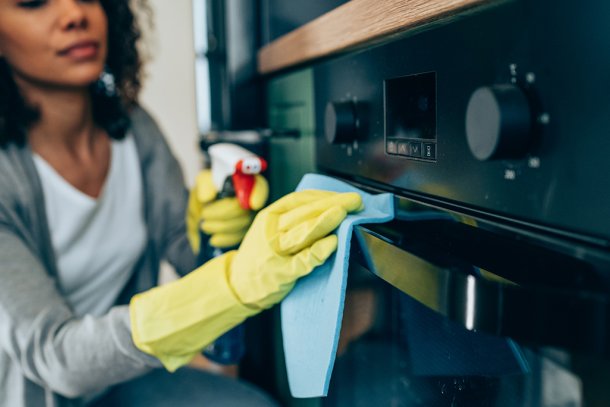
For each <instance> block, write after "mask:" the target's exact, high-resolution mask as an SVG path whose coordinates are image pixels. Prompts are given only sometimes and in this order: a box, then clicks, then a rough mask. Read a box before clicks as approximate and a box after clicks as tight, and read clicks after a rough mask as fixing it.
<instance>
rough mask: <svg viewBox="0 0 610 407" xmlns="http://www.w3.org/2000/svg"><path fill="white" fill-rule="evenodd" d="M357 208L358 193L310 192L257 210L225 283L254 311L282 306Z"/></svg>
mask: <svg viewBox="0 0 610 407" xmlns="http://www.w3.org/2000/svg"><path fill="white" fill-rule="evenodd" d="M361 206H362V199H361V197H360V195H359V194H357V193H342V194H340V193H336V192H328V191H312V190H310V191H300V192H295V193H292V194H289V195H287V196H285V197H283V198H282V199H280V200H279V201H277V202H275V203H274V204H272V205H270V206H269V207H267V208H265V209H264V210H262V211H261V212H260V213H259V214H258V215H257V217H256V219H255V220H254V223H253V224H252V226H251V227H250V230H249V231H248V233H247V234H246V237H245V238H244V241H243V242H242V244H241V246H240V248H239V250H238V251H237V252H236V253H234V254H231V256H233V258H232V259H231V262H230V264H231V265H230V268H229V270H228V280H229V285H230V286H231V287H232V288H233V290H234V292H235V294H236V296H237V297H238V299H239V300H240V301H241V302H242V303H243V304H246V305H248V306H250V307H253V308H258V309H263V308H268V307H270V306H272V305H273V304H275V303H277V302H279V301H281V299H282V298H284V297H285V296H286V294H287V293H288V292H289V291H290V289H291V288H292V287H293V286H294V283H295V281H296V280H297V279H298V278H300V277H302V276H304V275H306V274H308V273H309V272H311V271H312V270H313V269H314V268H315V267H316V266H319V265H320V264H322V263H324V262H325V261H326V259H327V258H328V257H329V256H330V255H331V254H332V253H333V252H334V251H335V250H336V248H337V237H336V236H335V235H329V234H330V233H331V232H332V231H333V230H335V229H336V228H337V227H338V226H339V225H340V224H341V222H342V221H343V219H345V216H346V215H347V213H349V212H354V211H357V210H359V209H361Z"/></svg>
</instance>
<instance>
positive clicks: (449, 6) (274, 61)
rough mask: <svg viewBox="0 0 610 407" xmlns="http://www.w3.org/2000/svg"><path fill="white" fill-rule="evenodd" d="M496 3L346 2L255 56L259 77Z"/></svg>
mask: <svg viewBox="0 0 610 407" xmlns="http://www.w3.org/2000/svg"><path fill="white" fill-rule="evenodd" d="M497 2H498V0H351V1H349V2H348V3H345V4H343V5H342V6H339V7H337V8H336V9H334V10H332V11H330V12H328V13H326V14H324V15H322V16H321V17H319V18H317V19H315V20H313V21H311V22H310V23H308V24H306V25H304V26H302V27H300V28H298V29H296V30H294V31H292V32H290V33H288V34H286V35H284V36H283V37H281V38H278V39H277V40H275V41H273V42H272V43H270V44H268V45H266V46H265V47H263V48H261V50H260V51H259V52H258V71H259V73H261V74H268V73H272V72H275V71H278V70H281V69H285V68H289V67H291V66H295V65H300V64H303V63H305V62H310V61H312V60H315V59H318V58H322V57H327V56H330V55H333V54H335V53H339V52H343V51H347V50H349V49H352V48H355V47H358V46H362V45H364V44H368V43H371V42H374V41H378V40H380V39H383V38H385V37H387V36H390V35H392V34H398V33H402V32H404V31H407V30H412V29H414V28H419V27H421V26H423V25H425V24H428V23H431V22H435V21H438V20H441V19H445V18H448V17H451V16H454V15H456V14H458V13H461V12H463V11H464V10H466V9H471V8H474V7H477V6H481V5H485V4H490V3H497Z"/></svg>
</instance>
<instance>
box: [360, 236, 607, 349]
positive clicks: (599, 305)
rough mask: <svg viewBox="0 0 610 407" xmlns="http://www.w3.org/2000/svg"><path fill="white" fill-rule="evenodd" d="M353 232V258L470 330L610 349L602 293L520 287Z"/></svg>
mask: <svg viewBox="0 0 610 407" xmlns="http://www.w3.org/2000/svg"><path fill="white" fill-rule="evenodd" d="M354 233H355V235H356V237H357V241H358V243H359V244H358V245H354V249H355V250H357V251H358V253H356V255H355V256H353V257H354V258H355V260H354V261H356V262H358V263H360V264H361V265H362V266H364V267H365V268H367V269H368V270H369V271H371V272H372V273H374V274H375V275H377V276H378V277H380V278H381V279H383V280H385V281H386V282H388V283H389V284H391V285H392V286H394V287H395V288H397V289H399V290H400V291H402V292H403V293H405V294H407V295H409V296H410V297H412V298H414V299H415V300H417V301H418V302H420V303H421V304H423V305H425V306H426V307H428V308H430V309H432V310H434V311H436V312H438V313H440V314H442V315H444V316H446V317H447V318H449V319H451V320H454V321H457V322H458V323H461V324H463V326H464V327H465V328H466V329H468V330H472V331H485V332H488V333H492V334H496V335H500V336H505V337H510V338H512V339H514V340H516V341H518V342H521V343H524V344H528V345H530V346H558V347H562V348H565V349H568V350H586V351H587V352H593V353H595V354H603V355H607V354H608V353H609V352H608V351H609V343H610V340H609V333H610V332H609V331H610V319H609V316H610V309H609V301H608V295H605V294H604V293H603V292H600V291H586V290H582V289H578V290H576V289H569V288H568V287H566V288H558V287H556V286H554V287H551V286H540V285H534V286H529V285H528V286H520V285H517V284H514V283H512V282H510V281H508V280H505V279H502V278H501V277H498V276H495V275H493V274H491V273H488V272H485V271H483V274H481V273H474V272H473V273H469V272H466V271H464V270H463V269H460V268H455V269H453V268H450V267H449V268H448V267H439V266H436V265H434V264H432V263H430V262H429V261H427V260H424V259H423V258H421V257H419V256H417V255H415V254H413V253H411V252H409V251H408V250H405V249H404V248H402V247H398V246H397V245H395V244H393V242H392V241H391V239H387V238H386V237H384V236H383V235H381V234H378V233H376V232H373V231H371V230H369V229H367V228H366V227H362V226H359V227H356V228H355V229H354ZM473 271H479V270H476V269H475V268H474V267H473ZM477 274H478V275H477Z"/></svg>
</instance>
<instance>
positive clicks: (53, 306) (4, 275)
mask: <svg viewBox="0 0 610 407" xmlns="http://www.w3.org/2000/svg"><path fill="white" fill-rule="evenodd" d="M0 348H1V349H2V351H4V352H6V353H7V354H8V355H9V356H10V358H11V360H13V361H14V363H16V364H18V365H19V366H20V368H21V369H22V371H23V374H24V375H25V376H26V377H27V378H28V379H30V380H32V381H34V382H35V383H38V384H39V385H41V386H44V387H46V388H50V389H51V390H53V391H54V392H56V393H59V394H61V395H63V396H65V397H69V398H74V397H80V396H82V395H85V394H88V393H90V392H92V391H95V390H98V389H101V388H104V387H107V386H109V385H112V384H115V383H118V382H122V381H125V380H128V379H130V378H133V377H136V376H138V375H140V374H142V373H145V372H146V371H148V370H149V369H150V368H151V367H155V366H160V364H159V362H158V361H157V360H156V359H155V358H153V357H151V356H148V355H146V354H144V353H142V352H141V351H139V350H138V349H137V348H136V347H135V346H134V344H133V342H132V339H131V329H130V322H129V312H128V308H127V307H126V306H122V307H115V308H113V309H111V310H110V312H108V313H107V314H106V315H104V316H102V317H99V318H95V317H91V316H87V317H84V318H80V319H79V318H77V317H75V316H74V314H73V313H72V311H71V309H70V307H69V306H68V305H67V304H66V302H65V300H64V298H63V297H62V295H61V294H60V292H59V291H58V289H57V286H56V282H55V280H54V279H53V278H51V277H50V276H49V275H48V274H47V272H46V270H45V269H44V268H43V266H42V264H41V263H40V261H39V260H38V258H37V257H36V256H35V255H34V253H33V252H32V251H31V250H30V249H29V247H28V246H27V245H26V244H25V243H24V242H23V241H22V240H21V239H20V238H19V237H18V236H17V235H16V234H15V233H14V232H13V231H12V229H11V228H10V226H9V225H7V224H6V223H2V222H1V221H0Z"/></svg>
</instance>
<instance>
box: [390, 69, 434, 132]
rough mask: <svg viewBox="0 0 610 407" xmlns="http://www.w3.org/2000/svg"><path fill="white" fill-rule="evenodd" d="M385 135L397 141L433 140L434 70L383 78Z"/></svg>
mask: <svg viewBox="0 0 610 407" xmlns="http://www.w3.org/2000/svg"><path fill="white" fill-rule="evenodd" d="M384 90H385V133H386V134H385V136H386V141H387V140H389V139H395V141H399V140H422V141H424V140H436V73H435V72H428V73H423V74H418V75H410V76H403V77H400V78H394V79H387V80H385V82H384Z"/></svg>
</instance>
